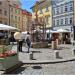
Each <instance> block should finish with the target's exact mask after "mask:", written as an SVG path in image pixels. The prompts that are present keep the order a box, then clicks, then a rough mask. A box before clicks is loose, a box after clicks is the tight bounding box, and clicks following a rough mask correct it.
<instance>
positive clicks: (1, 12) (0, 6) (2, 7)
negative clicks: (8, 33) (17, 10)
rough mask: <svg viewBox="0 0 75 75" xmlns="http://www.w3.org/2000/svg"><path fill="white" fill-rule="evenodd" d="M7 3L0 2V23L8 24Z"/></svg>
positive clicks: (0, 0)
mask: <svg viewBox="0 0 75 75" xmlns="http://www.w3.org/2000/svg"><path fill="white" fill-rule="evenodd" d="M8 4H9V2H8V1H6V0H5V1H2V0H0V23H3V24H6V25H7V24H9V11H8V10H9V6H8Z"/></svg>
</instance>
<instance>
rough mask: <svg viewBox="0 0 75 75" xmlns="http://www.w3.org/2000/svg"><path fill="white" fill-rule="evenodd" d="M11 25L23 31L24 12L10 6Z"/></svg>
mask: <svg viewBox="0 0 75 75" xmlns="http://www.w3.org/2000/svg"><path fill="white" fill-rule="evenodd" d="M10 25H11V26H13V27H16V28H18V29H20V30H22V10H21V9H20V8H17V7H14V6H10Z"/></svg>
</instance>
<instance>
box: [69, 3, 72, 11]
mask: <svg viewBox="0 0 75 75" xmlns="http://www.w3.org/2000/svg"><path fill="white" fill-rule="evenodd" d="M72 10H73V3H70V11H72Z"/></svg>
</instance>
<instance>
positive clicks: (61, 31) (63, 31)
mask: <svg viewBox="0 0 75 75" xmlns="http://www.w3.org/2000/svg"><path fill="white" fill-rule="evenodd" d="M57 32H60V33H66V32H70V31H69V30H66V29H58V30H57Z"/></svg>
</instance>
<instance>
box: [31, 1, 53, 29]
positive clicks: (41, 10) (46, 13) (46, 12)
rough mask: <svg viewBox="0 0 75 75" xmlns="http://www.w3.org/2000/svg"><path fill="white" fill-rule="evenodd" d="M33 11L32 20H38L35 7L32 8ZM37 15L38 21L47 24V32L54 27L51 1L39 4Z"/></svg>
mask: <svg viewBox="0 0 75 75" xmlns="http://www.w3.org/2000/svg"><path fill="white" fill-rule="evenodd" d="M32 10H33V13H32V18H33V19H36V12H35V11H36V9H35V6H33V7H32ZM37 15H38V21H39V22H40V23H41V22H43V23H44V24H46V30H47V29H48V30H49V29H50V28H51V27H52V7H51V4H50V1H49V0H47V1H41V2H38V5H37Z"/></svg>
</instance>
